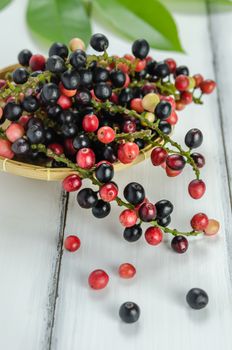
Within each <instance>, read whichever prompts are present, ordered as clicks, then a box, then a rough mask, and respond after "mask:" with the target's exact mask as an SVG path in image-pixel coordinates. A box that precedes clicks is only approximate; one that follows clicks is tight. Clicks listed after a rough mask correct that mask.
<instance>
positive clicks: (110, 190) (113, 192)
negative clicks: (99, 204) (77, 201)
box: [99, 182, 118, 202]
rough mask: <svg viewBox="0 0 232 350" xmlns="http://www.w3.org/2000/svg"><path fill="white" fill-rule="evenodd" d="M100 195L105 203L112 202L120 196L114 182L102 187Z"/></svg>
mask: <svg viewBox="0 0 232 350" xmlns="http://www.w3.org/2000/svg"><path fill="white" fill-rule="evenodd" d="M99 195H100V197H101V199H102V200H103V201H105V202H112V201H113V200H115V198H116V197H117V195H118V187H117V185H116V184H115V183H114V182H108V183H106V184H104V185H102V186H101V187H100V190H99Z"/></svg>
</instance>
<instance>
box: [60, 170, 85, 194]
mask: <svg viewBox="0 0 232 350" xmlns="http://www.w3.org/2000/svg"><path fill="white" fill-rule="evenodd" d="M62 186H63V189H64V190H65V191H67V192H74V191H77V190H79V188H81V186H82V180H81V178H80V176H78V175H76V174H72V175H69V176H67V177H66V178H65V179H64V180H63V183H62Z"/></svg>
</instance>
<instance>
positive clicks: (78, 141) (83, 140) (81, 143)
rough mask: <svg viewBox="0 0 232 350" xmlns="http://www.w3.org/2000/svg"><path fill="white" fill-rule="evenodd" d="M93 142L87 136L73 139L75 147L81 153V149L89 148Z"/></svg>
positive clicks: (81, 135)
mask: <svg viewBox="0 0 232 350" xmlns="http://www.w3.org/2000/svg"><path fill="white" fill-rule="evenodd" d="M90 146H91V141H90V139H89V138H88V136H87V135H86V134H80V135H78V136H76V137H75V138H74V139H73V147H74V148H75V149H76V150H77V151H79V149H81V148H89V147H90Z"/></svg>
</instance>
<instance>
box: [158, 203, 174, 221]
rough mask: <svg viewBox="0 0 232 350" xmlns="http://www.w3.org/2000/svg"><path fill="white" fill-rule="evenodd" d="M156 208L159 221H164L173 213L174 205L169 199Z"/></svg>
mask: <svg viewBox="0 0 232 350" xmlns="http://www.w3.org/2000/svg"><path fill="white" fill-rule="evenodd" d="M155 207H156V217H157V218H158V219H163V218H165V217H167V216H169V215H171V213H172V212H173V204H172V203H171V202H170V201H168V200H167V199H162V200H160V201H158V202H157V203H156V204H155Z"/></svg>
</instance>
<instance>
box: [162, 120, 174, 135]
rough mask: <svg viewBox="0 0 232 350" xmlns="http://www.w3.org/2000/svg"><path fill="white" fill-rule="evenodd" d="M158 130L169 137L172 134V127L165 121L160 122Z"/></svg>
mask: <svg viewBox="0 0 232 350" xmlns="http://www.w3.org/2000/svg"><path fill="white" fill-rule="evenodd" d="M159 129H160V130H161V131H162V132H163V133H164V134H166V135H169V134H170V133H171V132H172V127H171V125H170V124H169V123H168V122H166V120H161V121H160V122H159Z"/></svg>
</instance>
